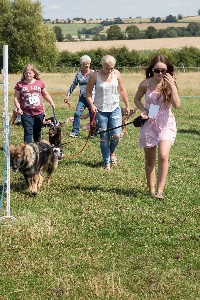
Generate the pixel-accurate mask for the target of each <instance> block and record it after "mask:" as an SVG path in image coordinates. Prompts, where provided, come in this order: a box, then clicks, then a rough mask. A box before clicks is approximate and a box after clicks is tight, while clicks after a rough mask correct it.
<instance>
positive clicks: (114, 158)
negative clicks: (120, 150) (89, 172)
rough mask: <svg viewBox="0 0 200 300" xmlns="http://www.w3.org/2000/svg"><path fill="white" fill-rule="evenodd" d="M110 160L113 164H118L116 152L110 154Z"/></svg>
mask: <svg viewBox="0 0 200 300" xmlns="http://www.w3.org/2000/svg"><path fill="white" fill-rule="evenodd" d="M110 162H111V164H112V165H116V164H117V156H116V155H115V153H113V154H111V156H110Z"/></svg>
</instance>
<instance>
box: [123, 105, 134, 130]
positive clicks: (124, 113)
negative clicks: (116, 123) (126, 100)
mask: <svg viewBox="0 0 200 300" xmlns="http://www.w3.org/2000/svg"><path fill="white" fill-rule="evenodd" d="M121 110H122V135H124V134H126V135H128V131H127V129H126V124H127V123H128V121H129V118H130V116H133V115H134V113H135V112H136V108H135V109H131V110H130V114H129V115H127V114H126V110H125V108H122V109H121Z"/></svg>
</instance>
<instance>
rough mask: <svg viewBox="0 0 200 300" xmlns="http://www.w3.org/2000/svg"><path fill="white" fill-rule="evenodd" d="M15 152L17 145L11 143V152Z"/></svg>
mask: <svg viewBox="0 0 200 300" xmlns="http://www.w3.org/2000/svg"><path fill="white" fill-rule="evenodd" d="M14 152H15V146H14V145H12V144H10V153H14Z"/></svg>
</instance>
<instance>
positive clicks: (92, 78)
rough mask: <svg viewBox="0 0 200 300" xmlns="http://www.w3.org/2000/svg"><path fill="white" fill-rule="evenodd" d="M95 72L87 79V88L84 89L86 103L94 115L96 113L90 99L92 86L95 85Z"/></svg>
mask: <svg viewBox="0 0 200 300" xmlns="http://www.w3.org/2000/svg"><path fill="white" fill-rule="evenodd" d="M96 76H97V74H96V72H94V73H92V75H91V76H90V77H89V79H88V83H87V87H86V98H87V102H88V104H89V106H90V109H91V111H92V112H93V113H94V112H95V111H97V108H96V106H95V105H94V103H93V99H92V91H93V88H94V86H95V85H96Z"/></svg>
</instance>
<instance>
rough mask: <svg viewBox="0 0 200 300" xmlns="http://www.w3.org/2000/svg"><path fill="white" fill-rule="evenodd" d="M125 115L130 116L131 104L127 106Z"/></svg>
mask: <svg viewBox="0 0 200 300" xmlns="http://www.w3.org/2000/svg"><path fill="white" fill-rule="evenodd" d="M125 115H126V116H130V106H129V105H126V106H125Z"/></svg>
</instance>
